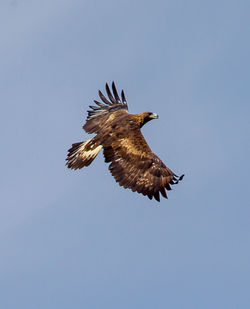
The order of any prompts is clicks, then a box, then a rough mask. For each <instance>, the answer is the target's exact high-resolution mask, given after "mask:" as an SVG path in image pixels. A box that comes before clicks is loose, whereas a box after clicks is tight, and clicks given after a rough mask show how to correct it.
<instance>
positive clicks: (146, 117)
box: [141, 112, 159, 127]
mask: <svg viewBox="0 0 250 309" xmlns="http://www.w3.org/2000/svg"><path fill="white" fill-rule="evenodd" d="M157 118H159V116H158V115H157V114H156V113H151V112H145V113H142V114H141V127H142V126H143V125H144V124H145V123H147V122H149V121H150V120H152V119H157Z"/></svg>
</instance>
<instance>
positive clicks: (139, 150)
mask: <svg viewBox="0 0 250 309" xmlns="http://www.w3.org/2000/svg"><path fill="white" fill-rule="evenodd" d="M112 90H113V94H112V93H111V91H110V88H109V86H108V84H106V91H107V95H108V98H109V100H108V99H107V98H106V97H105V96H104V95H103V94H102V92H101V91H99V96H100V98H101V100H102V103H101V102H99V101H94V102H95V103H96V105H94V106H90V108H91V109H92V110H89V111H88V117H87V120H86V123H85V125H84V126H83V129H84V130H85V131H86V132H87V133H96V135H95V136H94V137H93V138H92V139H90V140H88V141H84V142H80V143H75V144H73V145H72V147H71V148H70V149H69V150H68V156H67V158H66V160H67V163H66V164H67V166H68V167H69V168H71V169H80V168H82V167H84V166H88V165H90V164H91V162H92V161H93V160H94V159H95V157H96V156H97V155H98V153H99V152H100V150H101V149H103V155H104V158H105V162H107V163H110V165H109V170H110V172H111V174H112V175H113V176H114V178H115V180H116V181H117V182H118V183H119V184H120V185H121V186H123V187H124V188H130V189H131V190H132V191H135V192H138V193H142V194H143V195H147V196H148V197H149V198H150V199H152V198H153V197H154V198H155V199H156V200H157V201H160V193H161V195H162V196H163V197H165V198H167V194H166V190H171V187H170V185H173V184H177V183H178V182H179V181H180V180H181V179H182V178H183V176H184V175H182V176H180V177H178V176H177V175H175V174H174V173H173V172H172V171H171V170H170V169H169V168H168V167H167V166H166V165H165V164H164V163H163V162H162V161H161V160H160V159H159V158H158V157H157V156H156V155H155V154H154V153H153V152H152V150H151V149H150V147H149V146H148V144H147V142H146V140H145V139H144V137H143V135H142V133H141V130H140V129H141V128H142V126H143V125H144V124H145V123H147V122H148V121H150V120H152V119H156V118H158V115H157V114H155V113H151V112H144V113H141V114H129V113H128V108H127V102H126V99H125V95H124V92H123V91H122V92H121V99H120V97H119V95H118V93H117V90H116V87H115V84H114V82H113V83H112Z"/></svg>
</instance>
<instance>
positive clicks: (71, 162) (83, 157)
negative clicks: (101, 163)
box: [66, 139, 102, 170]
mask: <svg viewBox="0 0 250 309" xmlns="http://www.w3.org/2000/svg"><path fill="white" fill-rule="evenodd" d="M91 141H92V140H91V139H90V140H88V141H85V142H80V143H75V144H72V147H71V148H70V149H69V150H68V155H67V158H66V161H67V163H66V165H67V166H68V168H71V169H74V170H76V169H80V168H82V167H84V166H89V165H90V163H91V162H92V161H93V160H94V159H95V157H96V156H97V155H98V153H99V152H100V150H101V149H102V145H96V144H92V143H91Z"/></svg>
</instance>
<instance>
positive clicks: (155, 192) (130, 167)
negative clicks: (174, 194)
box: [103, 129, 184, 201]
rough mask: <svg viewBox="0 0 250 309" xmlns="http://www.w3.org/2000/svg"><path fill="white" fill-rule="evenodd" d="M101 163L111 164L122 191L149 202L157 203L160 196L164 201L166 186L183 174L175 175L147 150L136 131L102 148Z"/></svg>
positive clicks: (111, 170)
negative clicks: (149, 200) (141, 196)
mask: <svg viewBox="0 0 250 309" xmlns="http://www.w3.org/2000/svg"><path fill="white" fill-rule="evenodd" d="M103 153H104V157H105V162H111V164H110V166H109V170H110V172H111V174H112V175H113V176H114V178H115V180H116V181H117V182H118V183H119V184H120V185H121V186H123V187H124V188H130V189H131V190H132V191H137V192H138V193H142V194H143V195H147V196H148V197H149V198H150V199H152V198H153V197H154V198H155V199H156V200H157V201H160V193H161V194H162V196H163V197H165V198H167V193H166V189H167V190H171V187H170V185H173V184H176V183H178V181H179V180H181V179H182V178H183V176H184V175H182V176H181V177H178V176H177V175H175V174H174V173H173V172H172V171H171V170H170V169H169V168H168V167H167V166H166V165H165V164H164V163H163V162H162V161H161V160H160V159H159V158H158V157H157V156H156V155H155V154H154V153H153V152H152V151H151V149H150V148H149V146H148V144H147V142H146V141H145V139H144V137H143V135H142V133H141V131H140V129H138V130H135V131H131V134H129V136H128V137H126V138H123V139H117V140H113V141H111V143H110V145H106V146H104V152H103Z"/></svg>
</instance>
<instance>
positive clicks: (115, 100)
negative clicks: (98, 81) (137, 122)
mask: <svg viewBox="0 0 250 309" xmlns="http://www.w3.org/2000/svg"><path fill="white" fill-rule="evenodd" d="M112 91H113V94H112V92H111V91H110V89H109V86H108V84H107V83H106V92H107V95H108V98H109V100H108V99H107V98H106V97H105V96H104V94H103V93H102V92H101V91H100V90H99V97H100V99H101V101H102V103H101V102H99V101H96V100H94V102H95V104H96V105H97V106H96V105H90V106H89V107H90V108H91V109H92V110H89V111H88V116H87V119H86V123H85V125H84V126H83V129H84V130H85V131H86V132H87V133H99V132H100V130H102V129H104V128H105V127H107V126H108V125H109V124H110V122H111V121H112V120H113V119H114V118H118V117H119V116H121V115H124V114H128V105H127V101H126V98H125V94H124V91H123V90H122V92H121V99H120V97H119V95H118V92H117V90H116V87H115V83H114V82H113V83H112Z"/></svg>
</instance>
